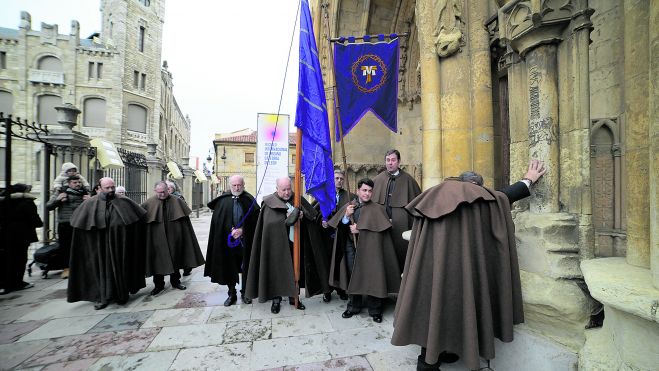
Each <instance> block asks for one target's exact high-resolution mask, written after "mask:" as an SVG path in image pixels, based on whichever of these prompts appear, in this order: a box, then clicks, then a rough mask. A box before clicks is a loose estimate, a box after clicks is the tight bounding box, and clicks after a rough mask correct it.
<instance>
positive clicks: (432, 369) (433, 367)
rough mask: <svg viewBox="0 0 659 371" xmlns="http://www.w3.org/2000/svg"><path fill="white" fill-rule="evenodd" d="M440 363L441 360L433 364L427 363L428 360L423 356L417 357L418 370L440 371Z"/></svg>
mask: <svg viewBox="0 0 659 371" xmlns="http://www.w3.org/2000/svg"><path fill="white" fill-rule="evenodd" d="M440 365H441V362H437V363H433V364H430V363H426V361H425V360H424V359H423V356H419V357H417V359H416V371H440V369H439V366H440Z"/></svg>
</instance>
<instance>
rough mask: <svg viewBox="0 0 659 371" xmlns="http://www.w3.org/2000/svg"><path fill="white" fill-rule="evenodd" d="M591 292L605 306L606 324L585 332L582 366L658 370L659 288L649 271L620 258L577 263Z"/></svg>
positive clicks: (603, 368) (580, 362)
mask: <svg viewBox="0 0 659 371" xmlns="http://www.w3.org/2000/svg"><path fill="white" fill-rule="evenodd" d="M581 269H582V271H583V274H584V279H585V280H586V283H587V284H588V288H589V290H590V293H591V295H592V296H593V297H594V298H595V299H597V300H599V301H600V302H602V303H603V304H604V313H605V319H604V327H602V328H601V329H597V330H590V331H587V333H586V344H585V345H584V348H583V350H582V351H581V354H580V356H579V366H580V368H581V369H584V370H593V369H597V370H656V369H657V365H659V351H658V344H659V318H658V317H657V310H658V307H659V290H658V289H657V288H655V287H654V286H653V285H652V276H651V272H650V270H649V269H645V268H640V267H635V266H632V265H630V264H627V263H626V262H625V259H624V258H604V259H593V260H585V261H583V262H582V263H581Z"/></svg>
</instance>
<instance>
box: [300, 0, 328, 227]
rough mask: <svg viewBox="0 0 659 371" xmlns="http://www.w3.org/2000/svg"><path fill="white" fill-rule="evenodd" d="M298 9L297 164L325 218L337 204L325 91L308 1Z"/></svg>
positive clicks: (307, 187) (304, 0) (308, 191)
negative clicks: (299, 147)
mask: <svg viewBox="0 0 659 371" xmlns="http://www.w3.org/2000/svg"><path fill="white" fill-rule="evenodd" d="M301 7H302V9H301V10H302V17H301V18H300V77H299V81H298V97H297V109H296V114H295V126H296V127H297V129H298V130H301V131H302V157H301V159H300V162H301V164H302V165H301V166H302V174H304V183H305V185H306V189H307V193H309V194H311V195H312V196H313V197H314V198H315V199H316V200H317V201H318V203H319V204H320V212H321V213H322V214H323V217H324V218H328V217H329V215H330V214H331V212H332V210H334V206H335V205H336V189H335V188H334V165H333V164H332V147H331V144H330V135H329V121H328V119H327V106H326V104H325V88H324V87H323V77H322V75H321V70H320V62H319V61H318V49H316V39H315V38H314V33H313V25H312V23H311V13H310V12H309V3H308V2H307V0H302V1H301Z"/></svg>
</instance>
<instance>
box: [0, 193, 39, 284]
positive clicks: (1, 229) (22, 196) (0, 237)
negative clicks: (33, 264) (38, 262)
mask: <svg viewBox="0 0 659 371" xmlns="http://www.w3.org/2000/svg"><path fill="white" fill-rule="evenodd" d="M30 190H32V186H31V185H29V184H21V183H17V184H13V185H11V186H9V189H6V190H4V191H3V192H2V194H0V295H5V294H8V293H10V292H12V291H18V290H25V289H29V288H32V287H34V284H32V283H29V282H25V281H23V275H24V274H25V264H26V263H27V250H28V247H29V246H30V244H31V243H32V242H37V241H38V240H39V239H38V238H37V233H36V231H35V228H39V227H42V226H43V222H42V221H41V218H39V214H38V213H37V206H36V205H35V204H34V200H35V197H34V196H33V195H32V194H31V193H30Z"/></svg>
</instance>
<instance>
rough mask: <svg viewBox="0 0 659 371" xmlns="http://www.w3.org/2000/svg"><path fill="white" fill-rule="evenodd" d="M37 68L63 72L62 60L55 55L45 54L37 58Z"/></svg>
mask: <svg viewBox="0 0 659 371" xmlns="http://www.w3.org/2000/svg"><path fill="white" fill-rule="evenodd" d="M37 69H40V70H44V71H53V72H63V70H62V61H60V60H59V58H57V57H54V56H52V55H47V56H45V57H42V58H41V59H39V63H37Z"/></svg>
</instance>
